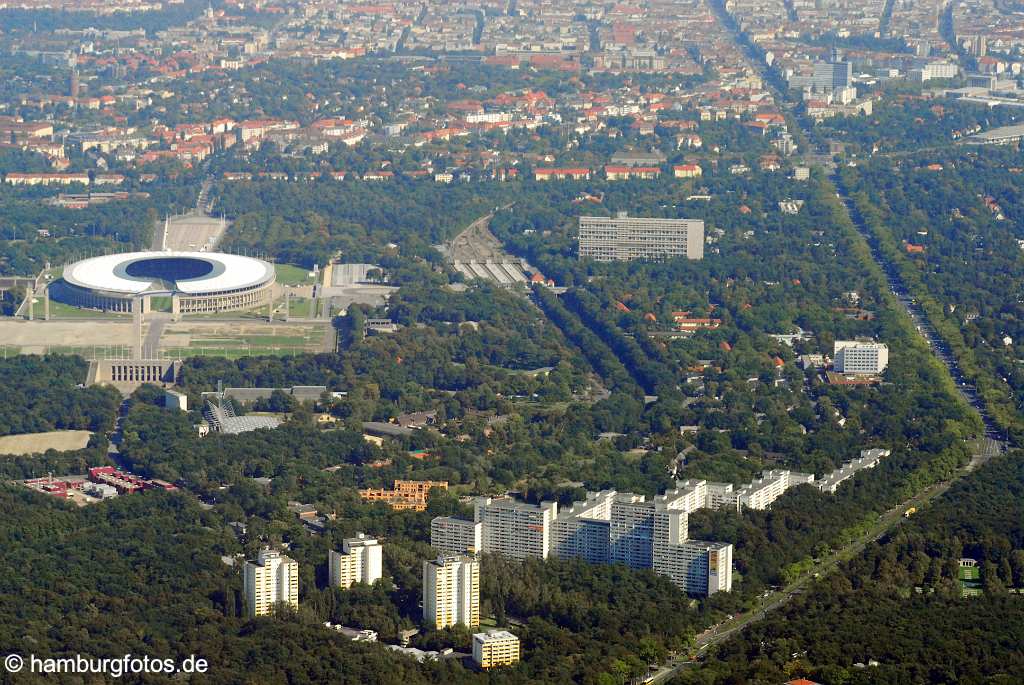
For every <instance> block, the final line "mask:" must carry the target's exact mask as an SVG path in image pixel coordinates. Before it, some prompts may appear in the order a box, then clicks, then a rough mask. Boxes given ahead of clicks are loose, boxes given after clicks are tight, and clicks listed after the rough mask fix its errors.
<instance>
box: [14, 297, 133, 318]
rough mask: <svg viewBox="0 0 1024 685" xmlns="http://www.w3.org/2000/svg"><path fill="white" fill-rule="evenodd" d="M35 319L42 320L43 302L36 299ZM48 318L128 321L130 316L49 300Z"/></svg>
mask: <svg viewBox="0 0 1024 685" xmlns="http://www.w3.org/2000/svg"><path fill="white" fill-rule="evenodd" d="M36 299H37V300H38V302H36V303H35V309H34V313H35V318H37V319H42V318H43V300H42V298H36ZM50 317H51V318H59V319H129V318H131V314H128V313H122V312H101V311H99V310H98V309H82V308H80V307H74V306H72V305H70V304H65V303H63V302H57V301H56V300H53V299H51V300H50Z"/></svg>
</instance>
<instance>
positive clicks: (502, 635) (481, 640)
mask: <svg viewBox="0 0 1024 685" xmlns="http://www.w3.org/2000/svg"><path fill="white" fill-rule="evenodd" d="M519 656H520V654H519V638H518V637H516V636H515V635H513V634H512V633H510V632H508V631H507V630H489V631H487V632H486V633H475V634H474V635H473V661H475V662H476V664H477V665H478V666H479V667H480V668H495V667H499V666H511V665H512V664H515V663H519Z"/></svg>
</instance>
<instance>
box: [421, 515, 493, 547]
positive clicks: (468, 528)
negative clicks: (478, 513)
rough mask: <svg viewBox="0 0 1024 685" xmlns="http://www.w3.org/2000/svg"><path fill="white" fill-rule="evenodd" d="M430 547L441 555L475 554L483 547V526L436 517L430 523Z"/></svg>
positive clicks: (477, 523)
mask: <svg viewBox="0 0 1024 685" xmlns="http://www.w3.org/2000/svg"><path fill="white" fill-rule="evenodd" d="M430 545H431V546H432V547H433V548H434V549H436V550H437V551H438V552H440V553H441V554H476V553H477V552H479V551H481V549H482V547H483V524H482V523H481V522H479V521H467V520H465V519H458V518H454V517H452V516H438V517H436V518H434V519H433V520H431V522H430Z"/></svg>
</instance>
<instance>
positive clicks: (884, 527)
mask: <svg viewBox="0 0 1024 685" xmlns="http://www.w3.org/2000/svg"><path fill="white" fill-rule="evenodd" d="M712 6H713V7H715V9H716V11H718V13H719V20H720V21H721V23H722V25H723V26H725V27H727V28H729V27H731V26H732V24H731V22H729V21H726V20H725V19H724V18H723V17H722V16H721V12H722V11H724V10H723V9H722V8H721V7H720V6H719V5H718V4H717V3H712ZM733 38H734V39H735V40H736V41H737V43H738V44H739V45H741V46H743V42H742V41H741V40H739V38H738V36H736V35H735V33H734V34H733ZM751 61H752V63H753V64H754V65H757V66H758V68H761V69H762V70H763V69H764V65H763V64H761V63H760V61H759V60H757V59H753V60H751ZM765 76H766V78H765V82H766V83H767V82H768V80H769V79H768V78H767V75H765ZM774 95H775V97H776V98H777V101H778V102H780V103H781V102H782V101H783V99H782V94H781V93H778V92H777V91H776V92H775V93H774ZM805 133H806V131H805ZM836 196H837V198H838V199H839V202H840V203H841V205H842V206H843V208H844V210H845V211H846V213H847V215H848V216H849V218H850V220H851V221H852V222H853V225H854V226H855V227H856V229H857V231H858V232H859V233H860V234H861V235H862V236H863V237H864V239H865V240H866V241H867V243H868V246H869V248H870V250H871V257H872V259H873V260H874V262H875V263H876V264H877V265H878V266H879V268H880V269H881V270H882V272H883V273H884V274H885V276H886V279H887V281H888V286H889V289H890V292H891V293H892V294H893V296H894V297H895V300H896V302H898V303H899V305H900V306H901V307H902V309H903V310H904V311H905V312H906V313H907V316H908V317H909V318H910V320H911V321H912V322H913V324H914V326H915V328H916V329H917V331H918V333H920V334H921V337H922V338H923V339H924V340H925V342H926V343H927V344H928V347H929V349H930V350H931V352H932V354H934V355H935V357H936V359H938V360H939V361H940V362H941V363H942V365H943V366H945V368H946V370H947V371H948V372H949V375H950V377H951V378H952V379H953V381H954V382H955V383H956V385H957V389H958V390H959V392H960V394H961V396H962V397H963V398H964V400H965V401H966V402H967V404H968V405H969V406H970V407H971V408H972V409H973V410H974V411H975V412H976V413H977V414H978V416H979V417H980V418H981V420H982V422H983V423H984V426H985V435H984V436H983V437H982V439H981V443H980V445H979V446H978V448H977V449H975V450H973V452H972V455H971V459H970V462H969V463H968V464H967V465H966V466H965V467H964V468H962V469H960V470H959V471H958V472H957V474H956V475H955V476H954V477H953V478H951V479H949V480H947V481H943V482H940V483H935V484H933V485H931V486H929V487H928V488H926V489H925V490H923V491H921V492H919V493H917V494H915V495H914V496H912V497H910V498H909V499H907V500H905V501H904V502H901V503H900V504H899V505H897V506H895V507H893V508H891V509H889V510H888V511H886V512H885V513H884V514H882V515H880V516H879V517H878V519H877V521H876V522H875V523H874V525H872V527H871V529H870V530H868V531H867V532H865V533H864V534H863V535H861V536H860V537H858V538H857V539H856V540H854V541H852V542H850V543H849V544H847V545H846V546H844V547H842V548H840V549H839V550H836V551H835V552H833V553H832V554H831V555H830V556H829V557H827V558H826V559H823V560H820V561H819V562H818V563H817V564H815V566H814V568H813V569H812V570H811V571H809V572H808V573H805V574H804V575H802V576H801V577H799V578H797V579H796V580H794V581H793V582H792V583H790V584H789V585H787V586H786V587H784V588H782V589H781V590H778V591H776V592H773V593H771V594H769V595H768V596H767V597H763V598H762V599H760V600H759V602H758V603H757V604H756V606H755V607H754V608H753V609H751V610H750V611H748V612H747V613H746V614H743V615H739V616H735V617H733V618H731V619H728V620H726V621H723V622H721V623H719V624H717V625H714V626H711V627H710V628H708V629H707V630H706V631H704V632H703V633H701V634H700V635H698V636H697V637H696V639H695V640H694V644H693V648H692V649H691V650H690V652H691V653H693V652H696V653H697V654H698V655H701V654H703V653H705V652H706V651H707V650H708V649H709V648H710V647H712V646H713V645H716V644H718V643H720V642H723V641H724V640H727V639H729V638H730V637H732V636H733V635H735V634H736V633H738V632H740V631H742V630H743V629H744V628H746V627H747V626H749V625H751V624H752V623H755V622H756V621H760V620H762V619H764V618H765V617H766V616H767V615H768V613H770V612H772V611H776V610H777V609H779V608H781V607H783V606H784V605H785V604H786V603H787V602H789V601H790V600H792V599H793V598H794V597H795V596H796V595H798V594H800V593H802V592H803V591H804V590H805V589H806V588H807V586H808V585H809V584H810V583H811V582H812V581H814V580H815V579H817V578H820V577H822V576H825V575H827V574H828V573H831V572H832V571H835V570H836V569H838V568H839V566H840V564H842V563H843V562H845V561H847V560H849V559H852V558H853V557H855V556H856V555H858V554H860V553H861V552H862V551H863V550H864V548H865V547H866V546H867V545H868V544H870V543H871V542H875V541H877V540H879V539H881V537H882V536H883V535H885V534H886V533H888V532H890V531H891V530H893V529H894V528H896V527H897V526H898V525H899V524H900V523H901V522H903V521H904V520H905V518H904V516H903V513H904V512H906V511H907V510H909V509H911V508H915V507H916V508H918V509H920V508H922V507H923V506H925V505H926V504H928V503H929V502H930V501H932V500H933V499H935V498H936V497H939V496H940V495H942V494H943V493H944V492H946V491H947V490H948V489H949V488H950V486H952V485H953V483H955V482H956V481H957V480H959V479H960V478H963V477H964V476H965V475H967V474H968V473H970V472H972V471H974V470H975V469H977V468H978V467H980V466H981V465H983V464H984V463H986V462H988V461H989V460H991V459H992V458H994V457H995V456H997V455H999V454H1001V453H1002V452H1003V451H1004V449H1005V443H1004V442H1003V441H1002V440H1001V439H1000V431H999V429H998V427H997V426H996V424H995V422H994V421H993V420H992V417H991V416H990V415H989V413H988V411H987V410H986V408H985V405H984V402H983V400H982V399H981V397H979V396H978V394H977V392H976V391H975V389H974V388H973V387H972V386H970V385H968V384H967V383H966V381H965V379H964V376H963V374H962V373H961V372H960V368H959V366H958V364H957V361H956V359H955V358H954V357H953V355H952V353H951V352H950V350H949V347H948V346H947V345H946V344H945V342H944V341H943V340H942V339H941V338H940V337H939V336H938V334H937V333H936V332H935V329H934V328H933V327H932V326H931V324H930V323H929V321H928V317H927V315H926V314H925V312H924V310H923V309H922V308H921V307H920V305H919V304H918V303H917V302H916V301H915V300H914V299H913V298H912V297H911V296H910V295H909V293H908V290H907V288H906V286H905V285H904V284H903V281H902V279H901V277H900V275H899V272H898V271H897V269H896V268H895V267H894V265H892V264H890V263H889V262H888V261H886V260H885V258H884V256H883V255H882V254H881V253H880V251H879V250H878V249H877V247H876V245H875V243H874V241H873V239H872V235H871V232H870V231H869V230H868V229H867V227H866V226H865V225H864V224H863V222H862V221H861V220H860V216H859V215H858V214H857V212H856V210H855V208H854V207H853V204H852V202H851V201H850V199H849V197H847V196H846V195H845V194H844V193H843V191H842V190H841V189H840V190H839V191H838V192H837V194H836ZM695 663H696V662H695V661H693V660H691V659H690V658H689V655H683V656H679V657H676V658H674V659H672V660H670V661H669V662H668V663H666V664H665V665H664V666H663V667H662V668H660V669H659V670H658V671H657V672H656V673H654V674H653V677H652V678H651V679H650V680H648V681H647V682H650V683H665V682H668V681H669V680H670V679H671V678H672V677H673V676H675V675H676V674H677V673H678V672H679V671H680V670H682V669H684V668H687V667H689V666H692V665H694V664H695Z"/></svg>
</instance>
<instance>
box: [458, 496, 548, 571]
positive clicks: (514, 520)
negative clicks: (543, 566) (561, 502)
mask: <svg viewBox="0 0 1024 685" xmlns="http://www.w3.org/2000/svg"><path fill="white" fill-rule="evenodd" d="M556 516H558V503H557V502H542V503H541V504H539V505H534V504H525V503H523V502H518V501H516V500H514V499H511V498H508V497H502V498H490V497H478V498H477V499H476V501H475V502H474V506H473V519H474V521H476V522H477V523H481V524H483V525H482V531H481V547H480V551H481V552H488V553H490V552H498V553H499V554H504V555H505V556H507V557H511V558H513V559H526V558H529V557H533V558H537V559H547V557H548V552H549V550H550V535H551V523H552V522H553V521H554V520H555V517H556Z"/></svg>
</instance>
